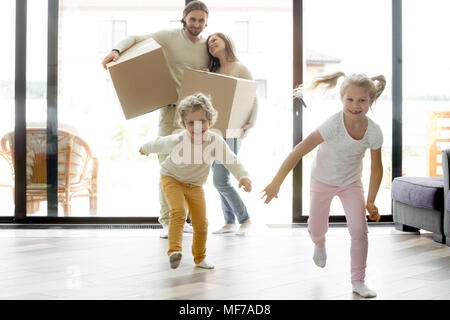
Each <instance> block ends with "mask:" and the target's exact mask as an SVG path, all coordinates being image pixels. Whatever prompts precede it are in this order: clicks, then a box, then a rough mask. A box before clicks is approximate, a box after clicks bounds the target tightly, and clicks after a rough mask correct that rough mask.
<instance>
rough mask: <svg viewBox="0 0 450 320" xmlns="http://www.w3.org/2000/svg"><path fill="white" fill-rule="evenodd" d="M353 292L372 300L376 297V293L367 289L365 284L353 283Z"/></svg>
mask: <svg viewBox="0 0 450 320" xmlns="http://www.w3.org/2000/svg"><path fill="white" fill-rule="evenodd" d="M353 292H355V293H357V294H359V295H360V296H361V297H364V298H374V297H376V296H377V293H376V292H375V291H373V290H372V289H370V288H368V287H367V286H366V285H365V283H363V282H362V283H354V284H353Z"/></svg>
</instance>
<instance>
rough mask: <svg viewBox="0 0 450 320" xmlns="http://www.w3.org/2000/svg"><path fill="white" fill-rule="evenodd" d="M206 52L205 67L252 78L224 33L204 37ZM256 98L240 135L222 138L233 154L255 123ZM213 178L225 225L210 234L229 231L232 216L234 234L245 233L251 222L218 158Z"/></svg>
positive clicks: (234, 75) (236, 151) (230, 231)
mask: <svg viewBox="0 0 450 320" xmlns="http://www.w3.org/2000/svg"><path fill="white" fill-rule="evenodd" d="M206 43H207V46H208V54H209V57H210V63H209V68H208V70H209V71H210V72H216V73H220V74H223V75H227V76H232V77H236V78H244V79H248V80H253V78H252V75H251V73H250V71H249V70H248V69H247V67H246V66H245V65H243V64H242V63H240V62H239V60H238V58H237V57H236V51H235V48H234V44H233V41H232V40H231V38H230V37H228V36H227V35H225V34H223V33H220V32H217V33H214V34H211V35H210V36H209V37H208V38H207V39H206ZM257 108H258V106H257V99H256V98H255V102H254V105H253V110H252V113H251V115H250V117H249V119H247V121H246V124H245V125H244V126H243V127H242V136H241V138H240V139H237V138H232V139H225V141H226V142H227V144H228V146H229V147H230V148H231V150H233V152H234V153H235V154H237V153H238V151H239V148H240V144H241V139H244V138H245V137H246V136H247V133H248V131H249V129H250V128H252V127H253V126H254V124H255V120H256V114H257ZM212 170H213V173H214V175H213V181H214V186H215V187H216V189H217V191H219V195H220V199H221V202H222V211H223V215H224V218H225V225H224V226H223V227H221V228H220V229H218V230H216V231H213V234H223V233H233V232H235V231H236V229H237V227H236V218H237V220H238V222H239V224H240V227H239V230H237V232H236V235H239V236H246V235H247V233H248V230H249V228H250V226H251V221H250V216H249V214H248V212H247V208H246V207H245V204H244V202H243V201H242V199H241V197H240V196H239V193H238V192H237V191H236V189H235V188H234V187H233V186H232V185H231V184H230V172H229V171H228V170H227V169H226V168H225V167H224V166H223V164H221V163H219V162H216V161H215V162H214V163H213V165H212Z"/></svg>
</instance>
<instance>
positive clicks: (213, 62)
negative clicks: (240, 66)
mask: <svg viewBox="0 0 450 320" xmlns="http://www.w3.org/2000/svg"><path fill="white" fill-rule="evenodd" d="M213 36H217V37H219V38H221V39H222V40H223V42H225V52H226V55H227V61H229V62H234V61H239V59H238V58H237V55H236V49H235V46H234V43H233V40H232V39H231V38H230V37H229V36H227V35H226V34H224V33H222V32H216V33H213V34H211V35H209V36H208V38H207V39H206V51H207V52H208V56H209V65H208V69H209V71H210V72H217V70H219V69H220V60H219V59H218V58H215V57H213V56H212V55H211V53H209V46H208V43H209V39H211V37H213Z"/></svg>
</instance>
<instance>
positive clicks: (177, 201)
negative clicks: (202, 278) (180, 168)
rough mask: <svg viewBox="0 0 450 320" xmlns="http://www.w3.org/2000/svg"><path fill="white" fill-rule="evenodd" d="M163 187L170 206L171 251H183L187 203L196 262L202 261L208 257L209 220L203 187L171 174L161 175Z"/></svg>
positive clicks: (169, 252) (193, 253)
mask: <svg viewBox="0 0 450 320" xmlns="http://www.w3.org/2000/svg"><path fill="white" fill-rule="evenodd" d="M161 184H162V189H163V191H164V195H165V196H166V199H167V203H168V204H169V208H170V222H169V251H168V254H171V253H172V252H175V251H180V252H181V251H182V242H183V227H184V223H185V221H186V205H187V208H188V209H189V216H190V217H191V222H192V228H193V229H194V233H193V240H192V255H193V256H194V262H195V263H200V262H202V261H203V259H205V257H206V239H207V237H208V220H207V219H206V202H205V193H204V191H203V187H199V186H196V185H192V184H188V183H183V182H180V181H178V180H177V179H175V178H172V177H169V176H161Z"/></svg>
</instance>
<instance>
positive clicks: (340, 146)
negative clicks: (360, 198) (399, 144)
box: [311, 111, 383, 186]
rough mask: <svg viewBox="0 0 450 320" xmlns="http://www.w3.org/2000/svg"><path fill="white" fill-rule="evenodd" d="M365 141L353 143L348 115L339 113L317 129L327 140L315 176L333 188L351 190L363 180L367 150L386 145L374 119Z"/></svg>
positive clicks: (317, 161)
mask: <svg viewBox="0 0 450 320" xmlns="http://www.w3.org/2000/svg"><path fill="white" fill-rule="evenodd" d="M367 119H368V122H369V123H368V126H367V130H366V133H365V134H364V137H363V138H362V139H361V140H355V139H353V138H352V137H351V136H350V135H349V133H348V132H347V129H346V128H345V125H344V113H343V111H339V112H338V113H336V114H334V115H333V116H331V117H330V118H329V119H328V120H327V121H325V122H324V123H323V124H322V125H320V126H319V127H318V128H317V129H318V131H319V133H320V135H321V136H322V138H323V140H324V141H323V142H322V143H321V144H320V145H319V149H318V150H317V153H316V157H315V159H314V163H313V166H312V171H311V176H312V177H313V178H314V179H316V180H318V181H320V182H323V183H326V184H328V185H332V186H347V185H349V184H351V183H353V182H356V181H358V180H360V179H361V177H362V169H363V161H362V160H363V158H364V154H365V153H366V150H367V149H368V148H369V149H373V150H376V149H379V148H381V146H382V145H383V133H382V132H381V129H380V127H379V126H378V125H377V124H376V123H375V122H374V121H373V120H371V119H370V118H367Z"/></svg>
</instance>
